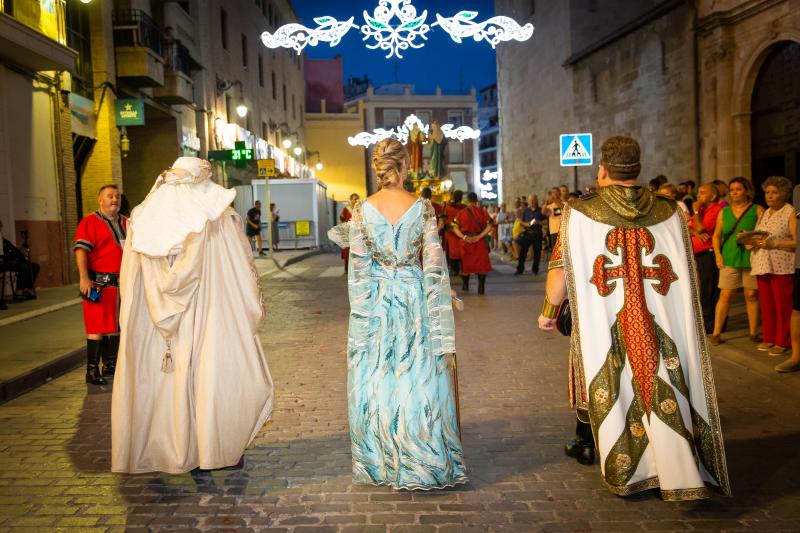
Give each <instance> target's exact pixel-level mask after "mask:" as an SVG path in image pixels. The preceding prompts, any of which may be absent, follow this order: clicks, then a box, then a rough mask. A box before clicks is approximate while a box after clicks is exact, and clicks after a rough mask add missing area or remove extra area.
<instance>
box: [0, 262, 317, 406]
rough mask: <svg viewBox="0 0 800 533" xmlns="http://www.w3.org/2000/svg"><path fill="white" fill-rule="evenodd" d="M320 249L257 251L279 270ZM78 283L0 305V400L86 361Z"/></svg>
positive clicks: (266, 267) (264, 265)
mask: <svg viewBox="0 0 800 533" xmlns="http://www.w3.org/2000/svg"><path fill="white" fill-rule="evenodd" d="M319 253H322V251H320V250H287V251H280V252H277V253H276V254H274V256H273V257H258V258H256V260H255V261H256V265H257V267H258V269H259V270H260V271H261V272H267V271H273V270H274V271H278V270H282V269H285V268H287V267H288V266H290V265H293V264H297V263H299V262H301V261H303V260H305V259H308V258H309V257H313V256H314V255H317V254H319ZM77 294H78V286H77V285H67V286H64V287H55V288H51V289H42V290H39V291H38V298H37V299H36V300H29V301H26V302H19V303H14V304H9V308H8V311H0V339H2V342H0V403H2V402H5V401H8V400H10V399H11V398H14V397H16V396H18V395H20V394H23V393H25V392H27V391H29V390H31V389H33V388H35V387H37V386H39V385H41V384H43V383H46V382H47V381H49V380H51V379H53V378H56V377H58V376H60V375H62V374H64V373H65V372H67V371H70V370H72V369H74V368H76V367H78V366H81V365H83V364H84V362H85V354H86V335H85V332H84V326H83V312H82V308H81V305H80V303H81V299H80V297H79V296H77Z"/></svg>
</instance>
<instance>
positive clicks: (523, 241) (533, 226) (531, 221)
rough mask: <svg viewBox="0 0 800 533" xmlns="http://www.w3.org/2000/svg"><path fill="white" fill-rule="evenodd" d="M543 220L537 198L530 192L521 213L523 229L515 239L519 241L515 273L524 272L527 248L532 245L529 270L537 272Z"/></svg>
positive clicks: (540, 255)
mask: <svg viewBox="0 0 800 533" xmlns="http://www.w3.org/2000/svg"><path fill="white" fill-rule="evenodd" d="M544 221H545V216H544V215H543V214H542V209H541V208H540V207H539V199H538V198H537V196H536V195H535V194H531V195H530V196H528V207H527V209H525V210H524V211H523V213H522V221H521V224H522V226H523V227H524V228H525V229H524V231H523V232H522V235H521V236H520V237H519V239H518V241H517V242H518V243H519V257H518V258H517V272H516V275H520V274H523V273H524V272H525V259H527V257H528V248H530V247H533V264H532V265H531V272H533V274H534V275H536V274H538V273H539V262H540V261H541V258H542V241H543V240H544V235H543V233H542V227H543V226H542V224H543V223H544Z"/></svg>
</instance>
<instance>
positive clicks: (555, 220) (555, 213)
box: [542, 189, 564, 250]
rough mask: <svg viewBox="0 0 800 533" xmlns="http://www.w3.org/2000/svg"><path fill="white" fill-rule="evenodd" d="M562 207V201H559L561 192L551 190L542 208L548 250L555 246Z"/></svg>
mask: <svg viewBox="0 0 800 533" xmlns="http://www.w3.org/2000/svg"><path fill="white" fill-rule="evenodd" d="M563 207H564V201H563V200H562V199H561V192H560V191H559V190H558V189H552V190H551V191H550V194H548V195H547V198H546V200H545V206H544V208H542V214H543V215H544V216H546V217H547V229H548V236H547V238H548V241H549V242H548V243H547V244H548V248H549V249H550V250H552V249H553V247H554V246H555V245H556V238H557V237H558V231H559V229H560V228H561V209H562V208H563Z"/></svg>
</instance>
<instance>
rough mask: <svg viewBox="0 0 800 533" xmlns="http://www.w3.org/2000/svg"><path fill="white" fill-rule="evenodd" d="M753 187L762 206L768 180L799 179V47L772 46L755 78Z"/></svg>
mask: <svg viewBox="0 0 800 533" xmlns="http://www.w3.org/2000/svg"><path fill="white" fill-rule="evenodd" d="M751 110H752V115H751V118H750V126H751V132H752V149H753V150H752V154H753V162H752V163H753V167H752V168H753V185H754V186H755V188H756V200H757V201H760V202H761V203H763V199H764V193H763V191H762V190H761V184H762V183H763V182H764V180H765V179H766V178H768V177H769V176H785V177H786V178H788V179H789V180H791V182H792V183H793V184H795V185H796V184H797V183H798V178H800V176H799V175H798V174H800V43H797V42H794V41H783V42H780V43H777V44H775V45H773V46H772V48H771V49H770V50H769V52H768V54H767V57H766V59H765V60H764V63H763V64H762V66H761V70H760V71H759V73H758V77H757V78H756V84H755V87H754V89H753V97H752V102H751Z"/></svg>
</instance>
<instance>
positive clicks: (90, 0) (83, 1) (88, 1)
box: [81, 0, 92, 4]
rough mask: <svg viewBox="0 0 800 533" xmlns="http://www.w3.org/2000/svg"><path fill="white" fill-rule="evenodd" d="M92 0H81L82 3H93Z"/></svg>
mask: <svg viewBox="0 0 800 533" xmlns="http://www.w3.org/2000/svg"><path fill="white" fill-rule="evenodd" d="M91 3H92V0H81V4H91Z"/></svg>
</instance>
